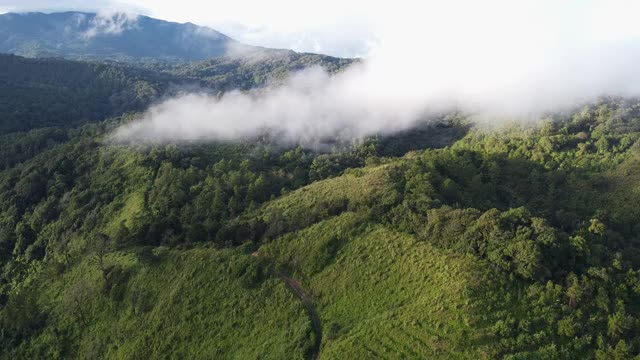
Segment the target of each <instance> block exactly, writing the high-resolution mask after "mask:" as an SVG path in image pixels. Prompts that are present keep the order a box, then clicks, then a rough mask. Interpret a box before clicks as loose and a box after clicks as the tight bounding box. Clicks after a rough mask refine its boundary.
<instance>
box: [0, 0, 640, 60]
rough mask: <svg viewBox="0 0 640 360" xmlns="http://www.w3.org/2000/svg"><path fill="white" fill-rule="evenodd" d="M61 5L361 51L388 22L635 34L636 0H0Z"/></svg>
mask: <svg viewBox="0 0 640 360" xmlns="http://www.w3.org/2000/svg"><path fill="white" fill-rule="evenodd" d="M61 10H84V11H104V10H111V11H113V10H118V11H127V12H131V13H136V14H142V15H148V16H152V17H156V18H160V19H164V20H169V21H176V22H192V23H195V24H198V25H204V26H210V27H213V28H215V29H216V30H219V31H222V32H224V33H226V34H227V35H229V36H231V37H234V38H236V39H237V40H239V41H242V42H245V43H248V44H250V45H261V46H266V47H275V48H290V49H293V50H296V51H308V52H319V53H325V54H329V55H334V56H342V57H356V56H366V55H367V54H368V53H369V52H371V51H372V49H373V48H375V46H376V45H377V44H379V42H380V41H381V38H384V37H385V36H387V34H386V33H388V32H392V31H394V30H393V28H396V29H399V30H398V31H404V32H406V33H408V32H411V31H414V32H421V33H427V32H435V33H437V34H438V36H441V37H443V41H457V40H460V39H458V38H457V37H458V36H459V33H458V32H459V31H460V30H462V31H463V32H465V33H466V32H468V30H469V29H470V28H473V27H476V28H477V27H479V26H481V27H484V28H488V30H490V31H488V32H487V31H481V34H483V35H487V36H498V37H503V36H505V35H506V36H508V35H509V33H511V34H513V35H514V36H524V38H530V37H531V36H530V35H531V32H533V33H536V34H537V35H540V36H546V35H550V36H574V37H575V38H576V41H580V38H581V37H584V36H583V34H580V33H579V32H581V31H587V33H595V34H597V36H598V37H606V36H612V37H620V36H622V37H626V36H630V35H633V36H636V37H637V36H638V34H640V26H638V25H637V22H636V19H635V17H636V16H637V14H639V13H640V1H636V0H564V1H551V0H538V1H530V0H520V1H507V0H498V1H496V0H487V1H473V0H471V1H457V0H453V1H430V0H426V1H421V2H416V1H408V0H396V1H393V2H378V1H368V0H347V1H345V0H324V1H300V0H270V1H263V0H234V1H202V0H181V1H158V0H57V1H55V2H52V1H50V0H0V12H8V11H45V12H51V11H61ZM510 20H512V21H510ZM558 21H562V22H564V25H563V26H562V27H559V26H558V23H557V22H558ZM493 26H495V28H494V29H492V27H493ZM545 28H546V29H545ZM485 30H487V29H485ZM514 30H516V31H514ZM549 30H551V31H552V33H551V34H548V32H549ZM566 31H569V32H574V33H573V34H572V33H566ZM563 32H564V33H563ZM408 36H410V37H411V35H410V34H409V35H408Z"/></svg>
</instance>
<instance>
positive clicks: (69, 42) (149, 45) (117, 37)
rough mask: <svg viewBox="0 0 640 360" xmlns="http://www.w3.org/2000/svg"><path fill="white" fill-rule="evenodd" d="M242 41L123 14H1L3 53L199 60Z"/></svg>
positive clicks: (202, 29) (0, 45)
mask: <svg viewBox="0 0 640 360" xmlns="http://www.w3.org/2000/svg"><path fill="white" fill-rule="evenodd" d="M229 46H239V47H246V48H250V47H249V46H246V45H242V44H240V43H238V42H236V41H235V40H233V39H231V38H229V37H228V36H226V35H224V34H221V33H219V32H217V31H215V30H213V29H211V28H207V27H201V26H197V25H194V24H191V23H186V24H179V23H173V22H168V21H163V20H158V19H153V18H150V17H147V16H131V15H127V14H124V13H113V14H109V15H103V14H94V13H82V12H62V13H51V14H45V13H7V14H2V15H0V52H2V53H10V54H16V55H21V56H26V57H65V58H69V59H101V60H104V59H109V60H134V61H135V60H143V59H150V58H153V59H163V60H170V61H197V60H205V59H209V58H213V57H217V56H220V55H223V54H224V53H225V51H226V49H227V48H228V47H229Z"/></svg>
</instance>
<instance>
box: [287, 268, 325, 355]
mask: <svg viewBox="0 0 640 360" xmlns="http://www.w3.org/2000/svg"><path fill="white" fill-rule="evenodd" d="M276 275H277V276H278V277H279V278H280V280H282V281H283V282H284V283H285V284H286V285H287V287H288V288H289V289H290V290H291V291H292V292H293V294H294V295H295V296H296V297H297V298H298V299H300V301H302V304H303V305H304V307H305V308H306V309H307V312H308V313H309V318H310V319H311V327H312V328H313V332H315V333H316V343H315V344H314V346H313V353H312V354H311V359H312V360H317V359H318V358H319V356H320V345H321V344H322V322H320V316H318V312H317V311H316V308H315V307H314V306H313V303H312V302H311V298H310V297H309V295H307V293H305V292H304V289H303V288H302V286H300V284H299V283H298V282H297V281H296V280H294V279H292V278H290V277H288V276H287V275H285V274H283V273H280V272H279V273H276Z"/></svg>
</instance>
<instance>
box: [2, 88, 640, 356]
mask: <svg viewBox="0 0 640 360" xmlns="http://www.w3.org/2000/svg"><path fill="white" fill-rule="evenodd" d="M639 108H640V106H639V105H638V101H637V100H633V99H603V100H600V101H598V102H595V103H593V104H589V105H587V106H585V107H584V108H581V109H576V110H574V111H571V112H565V113H560V114H554V115H553V116H551V117H549V118H547V119H546V120H545V121H543V122H541V123H540V124H539V125H536V126H523V125H517V124H514V125H513V126H507V127H505V128H503V129H501V130H495V131H487V130H481V129H471V130H470V131H469V132H468V133H466V134H465V131H462V132H459V133H458V136H454V137H451V142H450V143H449V144H448V146H446V147H438V148H428V149H423V150H418V151H413V152H410V153H408V154H406V155H404V156H400V157H394V156H389V155H390V154H393V155H395V154H399V153H401V152H402V151H401V150H400V149H401V148H402V147H397V148H391V151H389V149H390V147H389V146H390V144H391V143H393V142H390V140H389V139H369V140H368V141H366V142H365V143H364V144H362V145H359V146H356V147H354V148H352V149H351V150H349V151H342V152H336V153H329V154H317V153H314V152H312V151H308V150H305V149H302V148H292V149H286V148H282V147H273V146H271V145H269V144H264V143H262V144H261V143H258V142H252V141H247V142H241V143H224V144H216V143H209V144H200V145H197V146H175V145H158V146H153V147H145V148H137V147H132V146H111V145H104V144H103V142H102V140H103V139H104V136H106V134H107V133H108V129H109V128H111V127H112V125H113V124H117V123H118V122H120V121H123V119H110V120H108V121H107V122H104V123H99V124H88V125H84V126H82V127H79V128H75V129H71V130H69V129H64V128H48V129H40V130H33V131H30V132H28V133H24V134H17V133H14V134H11V135H6V136H4V137H3V138H2V142H1V144H2V146H3V151H5V153H4V155H3V159H13V158H14V154H22V153H24V152H26V150H28V152H30V155H29V156H26V157H23V158H22V159H21V161H19V162H15V163H11V162H8V163H6V164H4V166H3V170H2V171H0V265H1V272H0V348H2V349H3V352H2V354H0V358H7V359H14V358H95V357H106V358H165V357H167V356H175V357H185V358H229V357H237V358H257V357H261V356H264V355H265V354H267V355H268V356H269V357H272V358H298V359H302V358H308V357H310V356H311V355H312V353H313V351H314V349H315V344H316V341H315V336H316V335H315V334H316V332H314V331H313V328H312V325H311V320H310V319H309V317H308V316H307V314H306V312H305V308H304V306H303V305H302V303H301V302H300V301H299V299H298V298H296V297H295V295H294V294H293V293H291V292H290V291H288V289H287V287H286V285H285V284H284V283H282V281H281V279H280V278H279V277H278V276H276V274H287V276H288V277H289V278H291V279H295V280H296V282H297V283H299V284H300V287H301V288H303V289H304V290H305V293H306V294H307V296H308V297H309V299H310V301H311V302H312V303H313V305H314V307H315V309H316V311H317V313H318V316H319V317H320V319H321V324H322V334H323V336H322V343H321V346H320V356H321V357H322V358H325V359H334V358H335V359H339V358H344V357H349V358H368V357H372V358H377V357H388V358H430V359H451V358H463V359H465V358H487V359H494V358H510V359H537V358H545V359H590V358H596V359H631V358H633V356H637V355H638V354H640V337H639V336H638V334H640V319H639V318H638V315H637V314H638V313H639V311H640V307H639V306H640V305H639V304H640V246H639V245H638V244H640V242H639V241H638V227H639V225H638V224H640V221H639V219H640V212H639V211H638V208H637V204H638V202H640V198H639V195H638V194H640V192H639V191H638V181H639V180H640V152H639V148H638V146H639V145H638V144H639V143H638V141H639V139H640V122H639V120H638V119H640V112H639V111H638V109H639ZM446 126H448V127H450V128H460V127H461V128H468V123H467V122H466V121H465V120H464V119H463V118H460V117H459V116H453V117H450V118H449V120H448V122H447V125H446ZM422 131H423V132H424V133H426V134H429V133H430V134H432V135H434V136H437V133H435V131H438V130H437V127H436V128H433V129H431V130H429V129H423V130H422ZM405 135H406V136H405V137H404V138H401V139H399V140H400V141H402V140H405V141H406V139H411V140H412V141H414V142H420V138H417V137H413V136H410V135H412V134H405ZM407 136H408V137H407ZM423 139H424V138H423ZM429 143H432V144H435V143H437V142H434V141H431V142H429V141H428V138H427V139H425V140H424V142H422V145H423V146H422V148H425V147H429ZM403 145H404V144H403ZM444 145H445V144H440V146H444ZM415 148H420V146H416V147H415ZM405 149H406V148H405ZM12 151H13V152H12Z"/></svg>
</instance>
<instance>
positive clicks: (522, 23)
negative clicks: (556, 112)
mask: <svg viewBox="0 0 640 360" xmlns="http://www.w3.org/2000/svg"><path fill="white" fill-rule="evenodd" d="M403 5H404V6H403ZM629 5H630V3H629V2H627V1H622V0H619V1H611V0H609V1H606V2H605V1H588V2H578V1H567V2H555V1H519V2H514V1H507V0H487V1H482V2H478V1H463V0H452V1H447V2H446V3H444V2H436V1H431V2H426V3H425V2H423V3H422V4H420V5H419V6H418V5H409V4H407V3H398V2H394V4H393V6H390V5H389V6H386V7H385V6H382V7H380V6H378V7H373V8H367V10H366V11H367V14H369V15H370V18H369V22H370V23H371V24H372V26H373V27H374V29H375V35H376V37H377V38H378V39H379V42H378V43H377V45H375V46H374V47H373V48H372V50H371V51H370V52H369V54H368V55H367V61H366V62H365V63H364V64H362V65H359V66H356V67H354V68H352V69H350V70H349V71H347V72H346V73H344V74H342V75H340V76H337V77H333V78H329V77H327V76H325V75H322V74H318V72H317V71H312V72H305V73H303V74H298V75H297V76H296V77H295V78H294V79H292V80H291V82H290V83H288V84H287V85H285V86H284V87H282V88H279V89H277V90H274V91H270V92H267V93H261V95H247V94H239V93H233V94H229V95H226V96H224V97H223V98H222V99H212V98H209V97H207V96H205V95H198V94H192V95H187V96H184V97H180V98H177V99H172V100H169V101H168V102H165V103H163V104H161V105H159V106H156V107H153V108H152V109H150V111H149V112H148V113H147V114H146V116H145V117H144V119H142V120H141V121H140V122H138V123H135V124H133V125H131V126H129V127H125V128H122V129H120V131H119V132H118V133H117V137H119V138H120V139H129V140H132V139H133V140H146V141H149V140H157V141H158V140H159V141H191V140H203V139H230V138H236V137H241V136H246V135H250V134H253V133H255V132H256V131H258V130H259V129H264V128H270V129H273V130H275V131H277V132H279V133H282V134H284V135H285V137H286V138H287V139H302V140H307V141H308V140H309V139H311V140H314V139H320V138H322V137H325V136H332V134H336V133H343V134H344V133H347V134H348V135H352V136H363V135H368V134H373V133H376V132H385V131H394V130H398V129H402V128H405V127H407V126H409V125H410V124H412V123H413V122H414V121H416V119H417V118H419V117H420V116H421V115H422V114H424V112H425V111H430V110H434V109H435V110H437V109H442V108H443V107H446V106H456V107H457V108H460V109H463V110H465V111H469V112H473V113H481V114H492V115H496V116H521V117H526V116H527V115H528V114H536V113H539V112H541V111H545V110H552V109H556V108H558V107H561V106H567V105H570V104H573V103H575V102H579V101H583V100H586V99H589V98H592V97H595V96H599V95H602V94H612V95H618V94H619V95H640V62H638V61H637V60H638V58H639V56H640V41H639V40H640V38H639V37H638V35H639V34H638V32H637V31H635V27H633V26H629V25H619V26H614V24H616V23H617V22H619V21H631V20H632V19H629V18H628V17H619V15H620V14H621V13H624V12H626V11H627V10H628V9H633V8H634V7H633V6H631V7H629V8H628V6H629ZM601 7H605V8H607V9H609V11H601ZM312 10H314V9H310V10H309V13H310V14H311V13H313V12H312ZM265 11H266V10H265ZM333 11H335V9H333ZM290 14H291V13H290ZM297 14H298V13H295V11H294V12H293V14H291V15H289V16H293V17H295V16H296V15H297ZM325 14H326V13H325ZM319 16H323V14H322V13H321V14H320V15H319ZM324 16H328V15H324ZM302 19H306V18H305V17H304V16H302ZM302 19H296V20H294V21H292V22H291V23H289V24H288V25H287V24H278V25H277V27H281V28H283V29H286V28H287V27H288V26H293V27H294V28H295V27H297V26H301V23H302V22H303V20H302ZM318 21H320V20H316V23H317V22H318ZM330 22H331V21H330ZM607 24H610V25H611V27H609V26H607ZM600 28H606V29H608V30H607V31H608V33H607V35H606V36H598V34H599V32H598V31H594V29H600ZM332 31H334V30H330V31H329V32H332ZM301 84H303V85H301Z"/></svg>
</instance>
